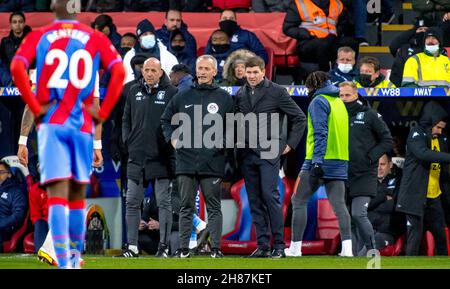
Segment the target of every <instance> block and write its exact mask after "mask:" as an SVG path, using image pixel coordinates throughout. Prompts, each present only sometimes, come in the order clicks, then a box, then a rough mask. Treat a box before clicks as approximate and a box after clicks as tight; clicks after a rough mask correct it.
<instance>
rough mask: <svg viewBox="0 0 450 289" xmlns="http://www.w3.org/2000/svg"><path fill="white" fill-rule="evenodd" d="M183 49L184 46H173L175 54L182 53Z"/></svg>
mask: <svg viewBox="0 0 450 289" xmlns="http://www.w3.org/2000/svg"><path fill="white" fill-rule="evenodd" d="M183 49H184V46H181V45H175V46H172V50H173V51H175V52H181V51H183Z"/></svg>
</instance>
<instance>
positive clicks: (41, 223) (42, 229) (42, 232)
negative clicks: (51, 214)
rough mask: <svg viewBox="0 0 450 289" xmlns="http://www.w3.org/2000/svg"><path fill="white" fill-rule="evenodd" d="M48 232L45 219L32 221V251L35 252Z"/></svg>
mask: <svg viewBox="0 0 450 289" xmlns="http://www.w3.org/2000/svg"><path fill="white" fill-rule="evenodd" d="M47 233H48V223H47V221H46V220H42V219H40V220H37V221H36V223H34V252H35V253H37V251H39V249H40V248H41V247H42V244H44V241H45V238H46V237H47Z"/></svg>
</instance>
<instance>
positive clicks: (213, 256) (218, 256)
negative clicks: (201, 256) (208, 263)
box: [211, 248, 224, 258]
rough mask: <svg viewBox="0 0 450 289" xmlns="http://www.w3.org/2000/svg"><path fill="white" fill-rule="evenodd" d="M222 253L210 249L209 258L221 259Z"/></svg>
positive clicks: (216, 249) (215, 249) (218, 250)
mask: <svg viewBox="0 0 450 289" xmlns="http://www.w3.org/2000/svg"><path fill="white" fill-rule="evenodd" d="M223 257H224V256H223V253H222V251H220V249H218V248H212V249H211V258H223Z"/></svg>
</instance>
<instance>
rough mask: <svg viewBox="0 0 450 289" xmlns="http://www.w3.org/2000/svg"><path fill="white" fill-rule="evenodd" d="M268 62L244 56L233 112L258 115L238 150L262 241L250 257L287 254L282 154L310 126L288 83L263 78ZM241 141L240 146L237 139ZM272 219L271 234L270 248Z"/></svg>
mask: <svg viewBox="0 0 450 289" xmlns="http://www.w3.org/2000/svg"><path fill="white" fill-rule="evenodd" d="M264 67H265V63H264V61H263V60H262V59H261V58H260V57H258V56H256V57H251V58H249V59H248V60H247V61H246V63H245V73H246V77H247V84H245V85H244V86H243V87H241V88H240V89H239V91H238V92H237V93H236V98H235V113H237V114H239V113H240V115H242V117H243V118H244V120H246V119H251V116H255V120H256V119H258V121H257V122H256V123H254V124H253V125H252V123H251V121H245V147H244V148H243V149H242V150H240V152H239V153H240V156H241V158H242V161H243V163H242V172H243V174H244V180H245V186H246V188H247V194H248V201H249V205H250V210H251V213H252V218H253V222H254V224H255V227H256V237H257V241H258V248H257V249H256V250H255V251H254V252H253V253H252V254H251V255H250V257H255V258H261V257H273V258H282V257H285V252H284V249H285V243H284V220H283V213H282V210H281V202H280V193H279V191H278V174H279V170H280V156H281V155H285V154H287V153H288V152H289V151H291V150H293V149H295V148H296V147H297V145H298V143H299V142H300V140H301V138H302V136H303V132H304V130H305V127H306V116H305V114H304V113H303V111H302V110H301V109H300V108H299V107H298V105H297V104H296V103H295V102H294V100H292V98H291V97H290V96H289V94H288V93H287V91H286V89H285V88H283V87H281V86H279V85H277V84H275V83H273V82H271V81H270V80H268V79H265V78H264V75H265V70H264ZM273 116H278V119H273V118H272V117H273ZM236 117H237V115H236ZM284 117H287V126H288V128H289V129H288V133H287V135H283V133H282V132H283V128H282V123H283V120H284ZM241 127H242V126H240V125H239V120H238V139H237V140H238V141H239V137H240V136H241V137H242V133H241V132H242V130H241V129H240V128H241ZM264 134H265V136H269V137H268V138H267V141H268V143H264V142H263V139H261V136H262V135H264ZM269 143H270V146H268V144H269ZM239 147H242V146H240V145H239V144H238V148H239ZM269 225H270V229H271V233H272V236H273V251H272V252H271V251H270V232H269Z"/></svg>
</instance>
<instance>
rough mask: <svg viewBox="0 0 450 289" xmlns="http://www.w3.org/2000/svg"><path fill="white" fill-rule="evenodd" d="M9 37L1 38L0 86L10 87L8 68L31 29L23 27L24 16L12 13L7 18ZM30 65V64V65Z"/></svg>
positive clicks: (26, 26) (20, 13)
mask: <svg viewBox="0 0 450 289" xmlns="http://www.w3.org/2000/svg"><path fill="white" fill-rule="evenodd" d="M9 27H10V29H11V30H10V31H9V35H8V36H7V37H4V38H2V41H1V44H0V60H1V63H0V72H1V75H0V86H2V85H3V86H9V85H12V80H11V76H10V73H9V66H10V65H11V61H12V59H13V57H14V55H15V54H16V51H17V49H19V46H20V43H22V40H23V39H24V38H25V36H27V34H28V33H29V32H31V28H30V26H28V25H25V15H24V14H23V13H22V12H13V13H11V15H10V16H9ZM30 64H31V63H30Z"/></svg>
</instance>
